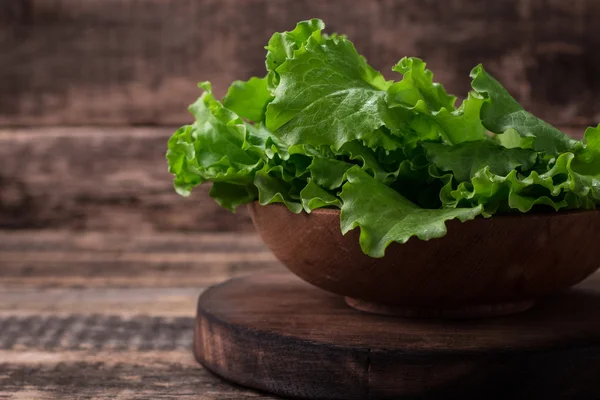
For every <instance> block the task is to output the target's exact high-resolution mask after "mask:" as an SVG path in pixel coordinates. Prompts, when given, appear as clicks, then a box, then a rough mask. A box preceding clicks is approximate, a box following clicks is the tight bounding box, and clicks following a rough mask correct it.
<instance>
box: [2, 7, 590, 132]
mask: <svg viewBox="0 0 600 400" xmlns="http://www.w3.org/2000/svg"><path fill="white" fill-rule="evenodd" d="M1 3H2V4H0V54H2V56H1V57H0V82H2V90H0V124H9V125H34V126H38V125H40V124H71V125H81V124H100V125H107V124H180V123H181V122H183V121H186V120H189V117H188V116H187V113H186V106H187V105H188V104H189V103H190V102H191V101H193V100H194V99H195V98H196V97H197V95H198V90H197V88H196V82H198V81H200V80H212V81H213V83H214V84H215V87H216V90H217V93H219V94H223V93H224V91H225V89H226V87H227V85H228V84H229V83H230V82H231V81H233V80H234V79H248V78H249V77H251V76H253V75H262V74H264V50H263V46H264V45H265V44H266V42H267V40H268V38H269V37H270V35H271V34H272V33H273V32H274V31H281V30H289V29H292V28H293V26H294V24H295V23H296V22H297V21H298V20H301V19H306V18H311V17H320V18H323V19H324V20H325V21H326V22H327V24H328V26H329V30H330V31H339V32H343V33H346V34H348V36H349V37H350V38H351V39H352V40H354V41H355V42H356V47H357V48H358V49H359V51H360V52H361V53H364V54H365V55H366V57H367V58H368V59H369V60H370V62H371V63H372V64H373V65H374V66H375V67H376V68H378V69H380V70H382V71H384V72H385V74H386V75H387V76H388V77H391V76H392V74H391V72H390V68H391V66H392V65H394V64H395V63H396V62H397V61H398V60H399V59H400V58H401V57H402V56H405V55H415V56H420V57H423V58H424V59H426V60H427V61H428V63H429V65H430V67H431V68H432V69H433V71H435V72H436V74H437V75H436V76H437V78H438V80H439V81H440V82H442V83H444V84H445V85H446V86H447V88H448V89H449V90H450V91H451V92H455V93H457V94H459V95H464V94H466V92H467V90H468V82H469V78H468V73H469V71H470V69H471V68H472V67H473V66H475V65H476V64H478V63H480V62H482V63H484V64H485V65H486V67H487V68H488V69H489V70H490V71H491V72H492V73H493V74H494V75H496V76H497V77H498V78H499V79H500V80H501V81H502V82H503V83H504V84H505V85H506V87H507V88H508V89H509V91H511V92H512V93H514V94H515V95H516V96H517V97H518V98H519V99H520V100H521V101H522V102H523V104H524V105H525V106H526V107H527V108H529V109H531V110H532V111H533V112H534V113H536V114H538V115H539V116H541V117H543V118H547V119H548V120H550V121H552V122H554V123H559V124H593V123H595V122H598V120H599V119H600V117H599V116H598V112H597V110H598V109H599V106H600V100H599V98H598V96H597V93H598V91H599V90H600V74H598V72H597V71H598V70H599V69H600V55H599V54H598V52H597V50H596V49H597V48H598V45H599V44H600V43H599V42H600V38H599V37H598V35H596V34H595V33H596V32H595V29H596V21H597V20H598V18H599V17H600V6H599V5H598V3H597V2H595V1H593V0H574V1H570V2H567V3H565V2H564V1H563V0H527V1H523V0H502V1H494V2H481V1H477V0H456V1H451V2H448V1H443V0H426V1H424V2H423V1H421V0H400V1H398V0H372V1H366V2H357V1H355V0H329V1H314V0H204V1H196V0H177V1H175V0H171V1H165V0H131V1H123V0H3V1H2V2H1Z"/></svg>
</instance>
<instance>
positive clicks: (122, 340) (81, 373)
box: [0, 230, 279, 400]
mask: <svg viewBox="0 0 600 400" xmlns="http://www.w3.org/2000/svg"><path fill="white" fill-rule="evenodd" d="M278 266H279V264H278V263H277V262H276V261H275V259H274V258H273V256H272V255H271V253H270V252H269V251H268V250H267V249H266V248H265V247H264V246H263V245H262V244H261V241H260V239H259V238H258V237H257V236H256V235H255V234H252V233H246V234H240V233H227V234H185V233H165V234H153V235H130V234H109V233H101V232H86V233H73V232H72V231H52V230H46V231H35V230H23V231H19V232H15V231H0V399H27V400H30V399H36V400H37V399H42V400H45V399H64V400H71V399H73V400H75V399H109V398H110V399H173V400H175V399H177V400H184V399H223V400H230V399H250V398H271V397H269V396H266V395H261V394H259V393H258V392H254V391H251V390H246V389H243V388H240V387H237V386H235V385H230V384H229V383H226V382H224V381H222V380H221V379H219V378H216V377H215V376H214V375H212V374H211V373H209V372H207V371H206V370H204V369H203V368H202V367H201V366H200V365H199V364H198V363H197V362H196V361H195V360H194V357H193V354H192V337H193V321H194V315H195V309H196V301H197V298H198V295H199V294H200V293H201V292H202V291H203V290H204V288H205V287H206V286H207V285H211V284H214V283H217V282H220V281H223V280H225V279H228V278H230V277H233V276H238V275H240V274H244V273H252V272H255V271H258V270H261V269H263V268H274V267H275V268H277V267H278Z"/></svg>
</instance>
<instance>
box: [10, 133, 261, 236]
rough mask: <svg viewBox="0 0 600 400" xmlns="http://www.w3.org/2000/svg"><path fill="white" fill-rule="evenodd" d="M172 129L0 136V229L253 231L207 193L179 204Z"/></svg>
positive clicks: (245, 219) (240, 214)
mask: <svg viewBox="0 0 600 400" xmlns="http://www.w3.org/2000/svg"><path fill="white" fill-rule="evenodd" d="M174 130H175V128H169V127H164V128H134V127H131V128H130V127H121V128H118V129H115V128H106V129H103V128H90V127H81V128H64V127H57V128H32V129H0V228H19V229H33V228H61V229H72V230H80V231H81V230H105V231H120V232H127V231H129V232H135V233H139V232H149V231H211V232H212V231H223V230H227V231H232V230H236V231H246V232H248V231H251V230H252V226H251V222H250V218H249V217H248V215H247V213H246V209H245V207H240V210H239V212H238V215H234V214H232V213H231V212H229V211H227V210H225V209H223V208H221V207H219V206H218V205H217V204H216V203H215V202H214V201H213V200H212V199H211V198H210V197H209V196H208V186H206V185H204V186H203V187H200V188H197V189H196V190H195V191H194V193H193V194H192V196H190V197H189V198H183V197H181V196H179V195H177V194H176V193H175V191H174V190H173V183H172V181H173V177H172V175H171V174H170V173H169V172H168V171H167V161H166V159H165V153H166V146H167V140H168V138H169V136H170V135H171V134H172V133H173V131H174Z"/></svg>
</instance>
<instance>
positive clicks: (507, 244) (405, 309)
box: [249, 203, 600, 318]
mask: <svg viewBox="0 0 600 400" xmlns="http://www.w3.org/2000/svg"><path fill="white" fill-rule="evenodd" d="M249 208H250V213H251V215H252V220H253V221H254V225H255V226H256V229H257V231H258V232H259V234H260V235H261V236H262V238H263V240H264V241H265V243H266V244H267V246H269V248H270V249H271V250H272V251H273V253H274V254H275V256H276V257H277V258H278V259H279V260H280V261H281V262H282V263H283V264H284V265H285V266H286V267H287V268H289V270H290V271H292V272H293V273H295V274H296V275H298V276H299V277H300V278H302V279H304V280H305V281H307V282H309V283H311V284H313V285H315V286H317V287H320V288H322V289H324V290H326V291H329V292H333V293H336V294H339V295H341V296H344V297H345V298H346V302H347V303H348V304H349V305H351V306H353V307H355V308H358V309H360V310H363V311H369V312H375V313H379V314H391V315H399V316H405V317H451V318H455V317H481V316H492V315H503V314H511V313H515V312H519V311H524V310H526V309H528V308H530V307H531V306H532V305H533V304H534V301H535V299H536V298H538V297H540V296H545V295H548V294H551V293H554V292H557V291H560V290H561V289H565V288H568V287H571V286H573V285H575V284H576V283H578V282H580V281H582V280H583V279H585V278H586V277H588V276H589V275H590V274H592V273H593V272H594V271H595V270H596V269H598V267H599V266H600V211H580V212H558V213H548V214H526V215H514V216H495V217H492V218H488V219H485V218H476V219H474V220H471V221H467V222H465V223H461V222H459V221H456V220H454V221H450V222H448V223H447V227H448V233H447V234H446V236H444V237H442V238H439V239H433V240H429V241H422V240H419V239H417V238H414V237H413V238H411V239H410V240H409V241H408V242H407V243H405V244H398V243H393V244H391V245H390V246H389V247H388V249H387V251H386V254H385V257H383V258H371V257H368V256H366V255H365V254H363V252H362V251H361V249H360V245H359V241H358V238H359V230H358V229H355V230H353V231H351V232H349V233H348V234H346V235H345V236H342V234H341V232H340V212H339V211H338V210H330V209H318V210H315V211H313V212H312V213H311V214H307V213H304V212H303V213H301V214H293V213H292V212H290V211H288V209H287V208H285V207H284V206H282V205H269V206H261V205H259V204H258V203H252V204H250V205H249Z"/></svg>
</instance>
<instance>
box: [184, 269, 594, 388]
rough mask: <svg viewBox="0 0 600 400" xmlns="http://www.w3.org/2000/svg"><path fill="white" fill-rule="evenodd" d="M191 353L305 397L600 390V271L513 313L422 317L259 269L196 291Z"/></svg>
mask: <svg viewBox="0 0 600 400" xmlns="http://www.w3.org/2000/svg"><path fill="white" fill-rule="evenodd" d="M194 353H195V355H196V358H197V359H198V361H199V362H200V363H202V364H203V365H204V366H205V367H206V368H208V369H209V370H211V371H213V372H214V373H216V374H217V375H219V376H221V377H223V378H225V379H228V380H230V381H232V382H235V383H238V384H241V385H245V386H249V387H252V388H256V389H260V390H264V391H268V392H272V393H275V394H279V395H284V396H291V397H296V398H304V399H343V400H350V399H400V398H401V399H404V398H406V399H445V400H447V399H461V400H462V399H467V398H482V399H483V398H485V399H486V400H489V399H511V400H514V399H534V398H542V399H563V398H568V399H593V398H600V379H598V375H599V374H600V277H592V278H590V279H589V280H588V281H586V282H584V283H583V284H580V285H579V286H578V287H576V288H574V289H571V290H569V291H567V292H564V293H561V294H559V295H556V296H553V297H551V298H547V299H541V300H539V301H538V303H537V304H536V306H534V307H533V308H532V309H531V310H529V311H526V312H523V313H520V314H517V315H512V316H507V317H497V318H487V319H472V320H423V319H420V320H419V319H403V318H398V317H392V316H382V315H375V314H368V313H364V312H361V311H357V310H355V309H352V308H350V307H349V306H348V305H346V303H345V301H344V299H343V298H342V297H338V296H335V295H332V294H329V293H327V292H324V291H322V290H320V289H317V288H315V287H313V286H311V285H309V284H307V283H305V282H303V281H302V280H300V279H299V278H297V277H295V276H294V275H292V274H291V273H289V272H284V271H281V272H270V271H269V272H261V273H257V274H254V275H251V276H247V277H242V278H237V279H233V280H230V281H227V282H225V283H223V284H221V285H217V286H214V287H212V288H210V289H209V290H207V291H206V292H205V293H204V294H202V295H201V296H200V299H199V302H198V315H197V318H196V326H195V335H194Z"/></svg>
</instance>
